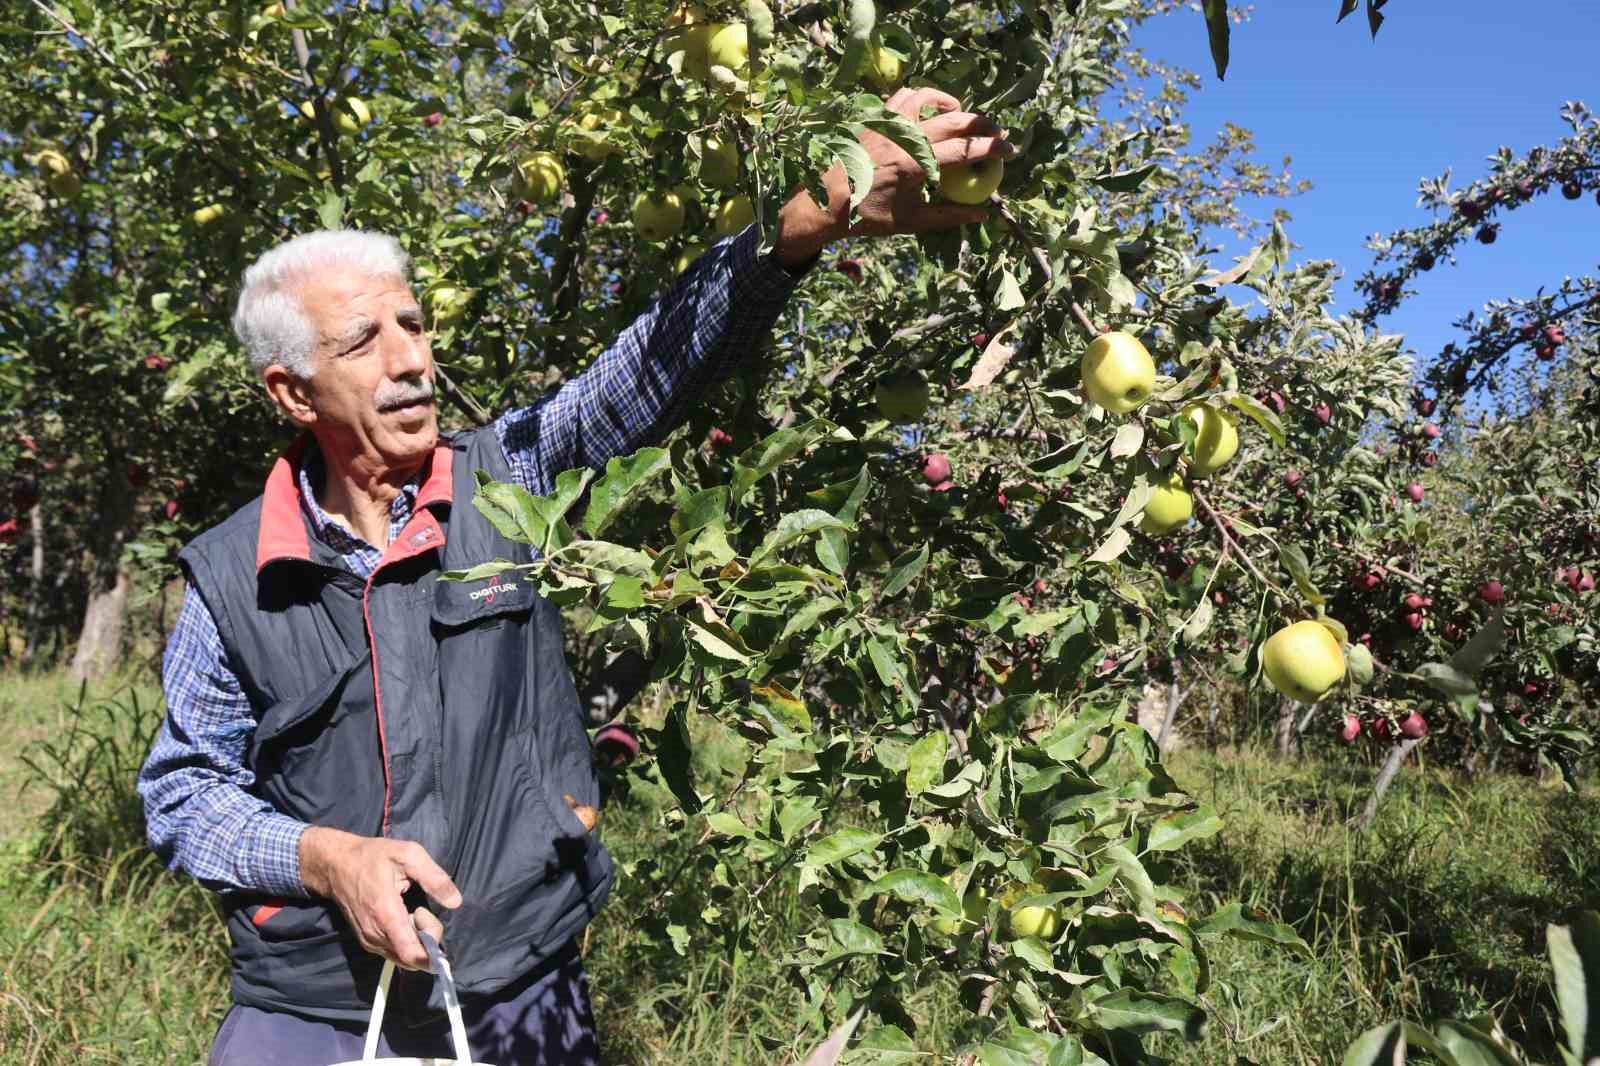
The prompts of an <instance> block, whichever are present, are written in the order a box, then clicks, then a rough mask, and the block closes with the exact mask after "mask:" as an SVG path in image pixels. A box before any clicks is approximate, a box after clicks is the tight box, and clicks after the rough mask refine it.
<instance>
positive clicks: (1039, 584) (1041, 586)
mask: <svg viewBox="0 0 1600 1066" xmlns="http://www.w3.org/2000/svg"><path fill="white" fill-rule="evenodd" d="M1049 591H1050V586H1049V585H1046V584H1045V583H1044V578H1042V577H1041V578H1037V579H1036V580H1035V581H1034V583H1033V594H1034V595H1035V596H1043V595H1044V594H1045V593H1046V592H1049Z"/></svg>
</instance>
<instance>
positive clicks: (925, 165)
mask: <svg viewBox="0 0 1600 1066" xmlns="http://www.w3.org/2000/svg"><path fill="white" fill-rule="evenodd" d="M857 118H858V120H859V121H860V123H861V125H863V126H865V127H866V128H867V129H869V130H871V131H872V132H874V133H881V134H882V135H883V136H885V137H887V138H889V139H890V140H891V141H893V142H894V143H895V144H897V145H899V146H900V148H901V149H903V150H904V151H905V153H906V155H909V156H910V157H911V158H912V159H915V160H916V161H917V166H919V167H921V168H922V172H923V173H924V174H925V175H927V183H928V184H929V185H933V184H935V183H937V182H938V180H939V161H938V160H937V159H936V158H935V157H934V154H933V145H931V144H929V143H928V135H927V134H926V133H923V132H922V127H921V126H920V125H918V124H917V123H915V122H913V121H911V120H910V119H908V118H906V117H905V116H904V115H902V114H900V113H899V112H898V111H890V110H889V109H888V108H886V107H884V106H883V105H882V103H881V102H879V104H878V108H877V111H876V112H875V113H871V114H864V115H858V116H857ZM1012 284H1016V282H1015V281H1013V282H1012ZM1019 306H1020V303H1019ZM1000 309H1001V310H1002V311H1004V310H1005V308H1004V307H1001V308H1000Z"/></svg>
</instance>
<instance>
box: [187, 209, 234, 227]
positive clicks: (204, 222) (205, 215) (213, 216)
mask: <svg viewBox="0 0 1600 1066" xmlns="http://www.w3.org/2000/svg"><path fill="white" fill-rule="evenodd" d="M227 213H228V209H227V207H226V206H224V205H222V204H206V206H204V207H197V208H195V212H194V215H193V218H194V224H195V225H196V226H209V225H210V224H211V223H213V222H215V221H217V220H218V219H220V218H222V217H223V216H224V215H226V214H227Z"/></svg>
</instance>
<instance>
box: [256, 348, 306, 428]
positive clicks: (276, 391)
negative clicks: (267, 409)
mask: <svg viewBox="0 0 1600 1066" xmlns="http://www.w3.org/2000/svg"><path fill="white" fill-rule="evenodd" d="M261 380H262V383H263V384H265V385H266V387H267V395H268V396H271V397H272V399H273V402H275V403H276V404H277V405H278V408H279V410H281V411H282V412H283V413H284V414H286V415H288V416H289V417H290V418H292V419H294V420H295V421H296V422H298V423H299V424H300V425H302V426H310V425H312V424H313V423H315V422H316V420H317V409H316V408H315V407H314V406H313V405H312V403H311V383H310V382H309V381H307V380H305V379H302V378H297V377H295V376H294V374H292V373H290V372H289V368H288V367H286V366H284V365H282V364H281V363H273V364H272V365H271V366H269V367H267V369H266V370H265V371H263V372H262V374H261Z"/></svg>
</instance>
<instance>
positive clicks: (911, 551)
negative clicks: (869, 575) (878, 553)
mask: <svg viewBox="0 0 1600 1066" xmlns="http://www.w3.org/2000/svg"><path fill="white" fill-rule="evenodd" d="M928 555H929V552H928V546H927V545H926V544H924V545H923V546H922V547H920V548H908V549H907V550H906V551H903V552H901V553H900V555H899V557H898V558H896V559H895V561H894V565H893V566H892V567H891V568H890V570H889V577H888V579H887V580H886V581H884V583H883V592H882V595H883V597H884V598H885V599H887V598H888V597H890V596H893V595H895V594H896V593H897V592H899V591H900V590H901V589H903V588H905V587H906V586H907V585H909V584H911V582H913V581H915V580H916V578H917V575H918V574H920V573H922V571H923V569H924V568H925V567H926V566H927V565H928Z"/></svg>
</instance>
